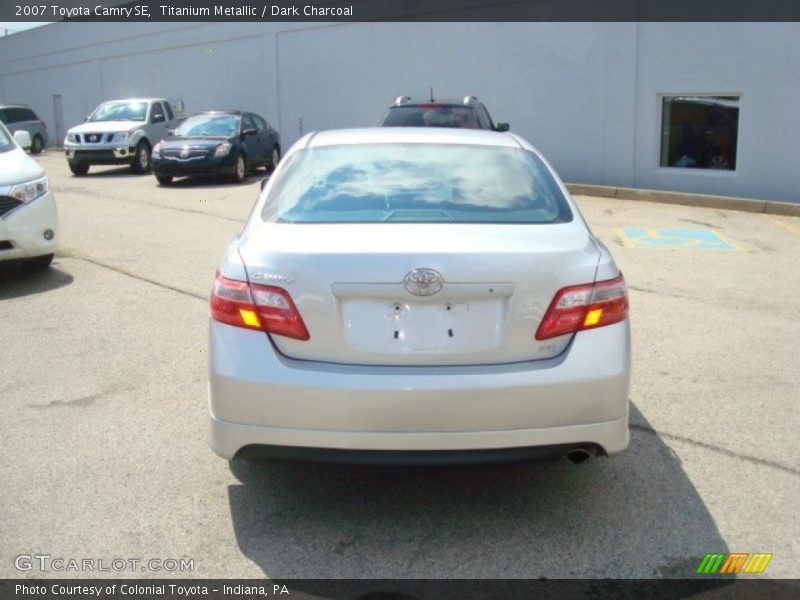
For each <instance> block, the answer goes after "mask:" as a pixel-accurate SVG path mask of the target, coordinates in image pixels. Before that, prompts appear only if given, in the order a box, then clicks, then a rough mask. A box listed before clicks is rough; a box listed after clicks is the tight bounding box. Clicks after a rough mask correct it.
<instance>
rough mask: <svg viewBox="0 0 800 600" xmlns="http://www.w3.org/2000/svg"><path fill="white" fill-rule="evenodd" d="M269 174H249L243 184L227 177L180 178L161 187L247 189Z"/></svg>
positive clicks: (262, 172)
mask: <svg viewBox="0 0 800 600" xmlns="http://www.w3.org/2000/svg"><path fill="white" fill-rule="evenodd" d="M268 174H269V173H267V172H265V171H263V170H259V171H256V172H254V173H248V174H247V175H246V176H245V178H244V180H243V181H242V182H241V183H236V182H233V181H228V180H227V179H225V177H180V178H178V179H173V180H172V183H170V184H168V185H166V186H159V187H162V188H166V189H187V188H202V189H221V188H224V189H230V188H235V187H238V186H242V187H246V186H248V185H252V184H253V183H256V182H259V183H260V182H261V180H262V179H264V178H265V177H267V175H268Z"/></svg>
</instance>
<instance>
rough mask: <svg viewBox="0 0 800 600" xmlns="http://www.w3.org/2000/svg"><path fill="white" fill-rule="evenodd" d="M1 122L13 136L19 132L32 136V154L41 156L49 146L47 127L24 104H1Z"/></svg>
mask: <svg viewBox="0 0 800 600" xmlns="http://www.w3.org/2000/svg"><path fill="white" fill-rule="evenodd" d="M0 122H2V123H3V125H5V126H6V127H7V128H8V130H9V131H10V132H11V134H12V135H13V134H14V133H15V132H17V131H27V132H28V133H30V134H31V154H39V153H40V152H41V151H42V149H43V148H44V147H45V146H46V145H47V125H45V124H44V121H42V120H41V119H40V118H39V117H37V116H36V113H35V112H33V111H32V110H31V109H30V108H28V107H27V106H25V105H24V104H0Z"/></svg>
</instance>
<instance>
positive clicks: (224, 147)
mask: <svg viewBox="0 0 800 600" xmlns="http://www.w3.org/2000/svg"><path fill="white" fill-rule="evenodd" d="M230 151H231V145H230V144H229V143H228V142H223V143H222V144H220V145H219V146H217V149H216V150H214V156H227V155H228V152H230Z"/></svg>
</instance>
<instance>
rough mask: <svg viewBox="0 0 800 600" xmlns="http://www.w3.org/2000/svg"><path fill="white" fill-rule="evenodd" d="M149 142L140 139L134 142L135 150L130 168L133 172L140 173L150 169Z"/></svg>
mask: <svg viewBox="0 0 800 600" xmlns="http://www.w3.org/2000/svg"><path fill="white" fill-rule="evenodd" d="M150 152H151V150H150V144H148V143H147V142H146V141H144V140H142V141H141V142H139V143H138V144H136V151H135V152H134V159H133V162H132V163H131V169H133V172H134V173H138V174H139V175H141V174H142V173H147V171H149V170H150Z"/></svg>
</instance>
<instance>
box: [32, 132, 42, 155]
mask: <svg viewBox="0 0 800 600" xmlns="http://www.w3.org/2000/svg"><path fill="white" fill-rule="evenodd" d="M42 150H44V140H43V139H42V136H40V135H35V136H33V141H32V142H31V154H41V153H42Z"/></svg>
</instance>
